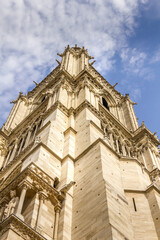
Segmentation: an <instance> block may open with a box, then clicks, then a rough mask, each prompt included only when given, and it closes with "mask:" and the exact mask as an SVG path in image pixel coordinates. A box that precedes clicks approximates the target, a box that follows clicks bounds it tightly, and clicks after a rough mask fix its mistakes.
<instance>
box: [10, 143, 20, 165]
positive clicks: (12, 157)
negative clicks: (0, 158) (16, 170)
mask: <svg viewBox="0 0 160 240" xmlns="http://www.w3.org/2000/svg"><path fill="white" fill-rule="evenodd" d="M17 147H18V139H17V140H16V142H15V146H14V149H13V152H12V154H11V156H10V159H9V162H11V161H12V160H13V159H14V156H15V154H16V151H17Z"/></svg>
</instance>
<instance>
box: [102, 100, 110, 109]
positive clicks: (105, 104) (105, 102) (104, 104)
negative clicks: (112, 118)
mask: <svg viewBox="0 0 160 240" xmlns="http://www.w3.org/2000/svg"><path fill="white" fill-rule="evenodd" d="M102 104H103V106H104V107H105V108H107V109H108V111H109V106H108V103H107V101H106V99H105V98H103V97H102Z"/></svg>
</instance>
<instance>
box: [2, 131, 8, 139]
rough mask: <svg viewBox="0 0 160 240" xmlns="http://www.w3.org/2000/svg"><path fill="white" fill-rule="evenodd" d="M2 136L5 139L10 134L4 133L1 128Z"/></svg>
mask: <svg viewBox="0 0 160 240" xmlns="http://www.w3.org/2000/svg"><path fill="white" fill-rule="evenodd" d="M0 136H2V137H3V138H4V139H6V140H8V135H7V134H6V133H4V132H3V131H2V130H1V129H0Z"/></svg>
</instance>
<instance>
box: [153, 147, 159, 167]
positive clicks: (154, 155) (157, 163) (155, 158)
mask: <svg viewBox="0 0 160 240" xmlns="http://www.w3.org/2000/svg"><path fill="white" fill-rule="evenodd" d="M152 154H153V157H154V160H155V162H156V165H157V167H158V168H159V169H160V165H159V162H158V159H157V157H156V154H155V151H154V150H153V151H152Z"/></svg>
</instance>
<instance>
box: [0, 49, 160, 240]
mask: <svg viewBox="0 0 160 240" xmlns="http://www.w3.org/2000/svg"><path fill="white" fill-rule="evenodd" d="M58 55H59V56H61V57H62V61H61V63H60V62H59V61H57V62H58V66H57V67H56V68H55V69H54V70H53V71H52V72H51V73H50V74H49V75H48V76H47V77H46V78H45V79H44V80H43V81H42V82H41V83H40V84H37V86H36V87H35V88H34V89H33V90H32V91H30V92H28V93H27V94H26V95H23V94H22V93H19V96H18V98H17V99H16V100H14V101H13V102H12V103H13V104H14V105H13V108H12V111H11V113H10V115H9V117H8V119H7V121H6V123H5V124H4V125H3V127H2V128H1V130H0V168H1V171H0V239H1V240H6V239H7V240H22V239H27V240H30V239H34V240H43V239H48V240H51V239H53V240H144V239H145V240H158V239H160V228H159V226H160V160H159V149H158V145H159V140H158V138H157V136H156V135H155V134H153V133H151V132H150V131H149V130H148V129H147V128H146V126H145V125H144V123H142V125H141V126H140V127H139V125H138V122H137V118H136V116H135V113H134V110H133V105H134V104H135V103H134V102H132V101H131V99H130V98H129V96H128V95H127V94H126V96H123V95H122V94H120V93H119V92H117V91H116V90H115V88H114V87H115V86H111V85H110V84H109V83H108V82H107V81H106V80H105V79H104V78H103V77H102V76H101V75H100V74H99V73H98V72H97V71H96V70H95V68H94V67H93V66H92V65H93V63H94V62H92V63H90V59H92V57H91V56H89V54H88V52H87V50H86V49H85V48H84V47H82V48H79V47H77V46H76V45H75V47H72V48H70V47H69V46H68V47H67V48H66V49H65V51H64V52H63V53H62V54H58Z"/></svg>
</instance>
